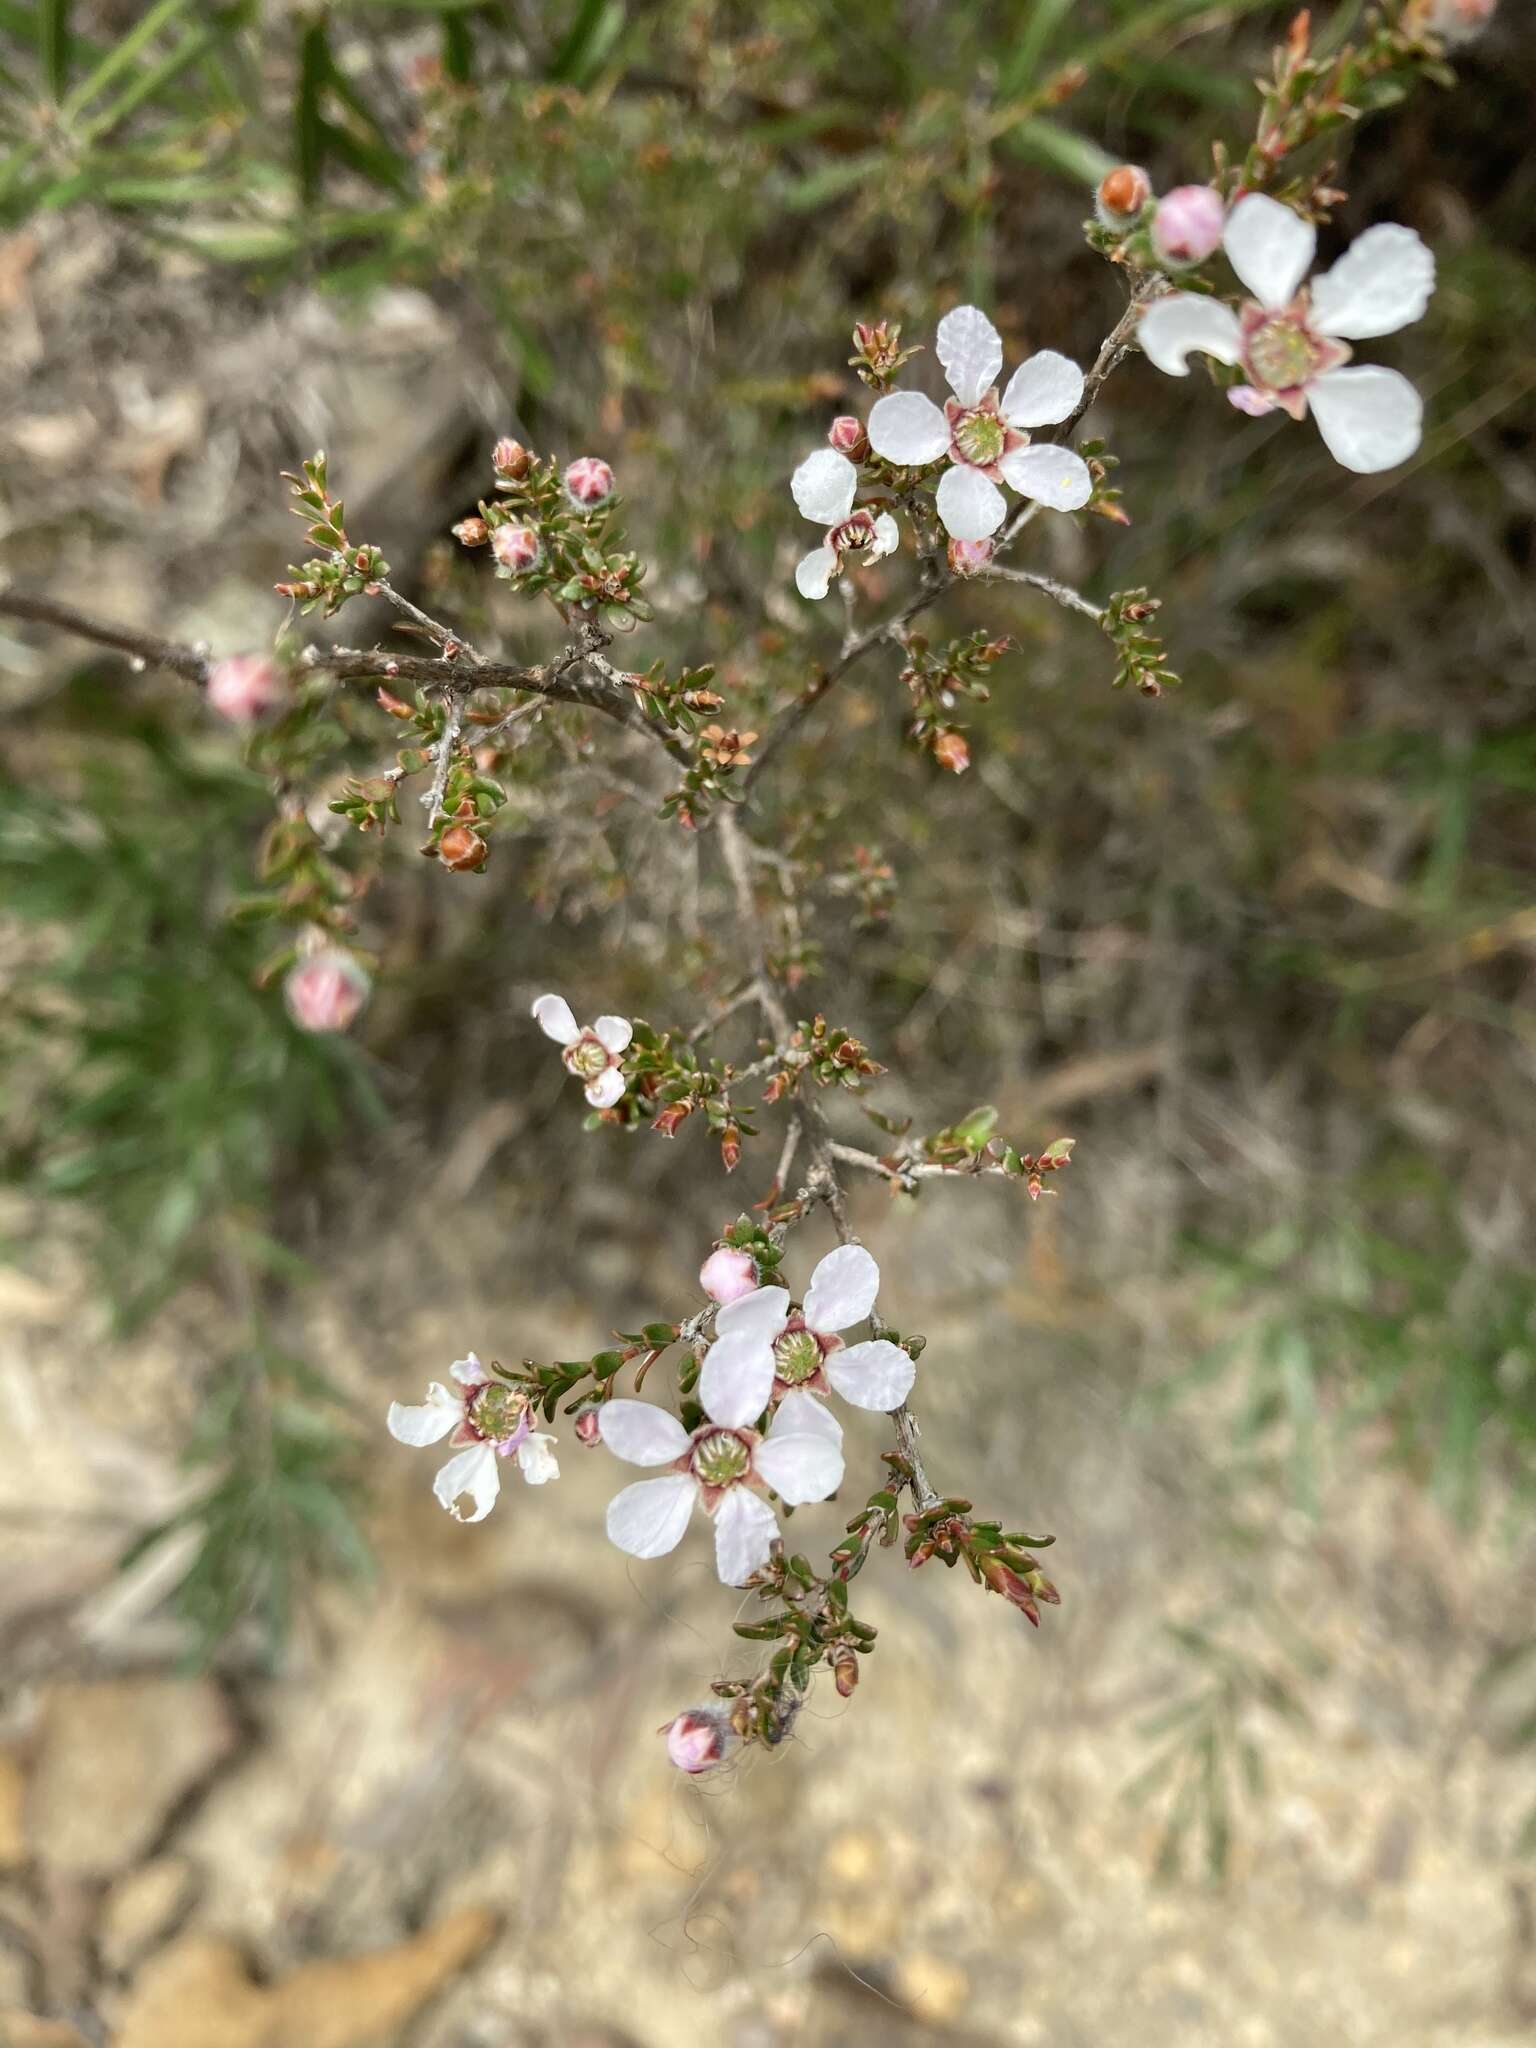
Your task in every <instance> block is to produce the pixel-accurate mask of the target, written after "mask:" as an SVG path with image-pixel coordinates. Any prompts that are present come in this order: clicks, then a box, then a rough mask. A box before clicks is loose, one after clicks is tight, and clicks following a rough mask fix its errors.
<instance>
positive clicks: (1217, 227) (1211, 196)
mask: <svg viewBox="0 0 1536 2048" xmlns="http://www.w3.org/2000/svg"><path fill="white" fill-rule="evenodd" d="M1226 223H1227V210H1226V208H1225V207H1224V206H1223V205H1222V203H1221V195H1220V194H1219V193H1217V192H1214V191H1212V189H1211V187H1210V186H1209V185H1175V186H1174V188H1173V190H1172V191H1171V192H1165V193H1164V194H1163V196H1162V198H1161V199H1159V201H1158V202H1157V211H1156V213H1154V214H1153V216H1152V247H1153V248H1154V249H1155V250H1156V251H1157V254H1158V257H1159V259H1160V260H1161V261H1162V262H1164V263H1170V264H1173V265H1174V266H1175V267H1177V268H1182V267H1183V266H1184V265H1185V264H1189V263H1203V262H1204V261H1205V259H1206V257H1207V256H1211V255H1214V254H1215V252H1216V251H1217V250H1218V249H1219V248H1220V247H1221V233H1222V229H1223V228H1224V227H1225V226H1226Z"/></svg>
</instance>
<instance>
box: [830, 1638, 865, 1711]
mask: <svg viewBox="0 0 1536 2048" xmlns="http://www.w3.org/2000/svg"><path fill="white" fill-rule="evenodd" d="M832 1677H833V1680H834V1682H835V1684H836V1686H837V1690H838V1693H839V1695H840V1697H841V1698H843V1699H845V1700H846V1699H851V1698H852V1697H853V1690H854V1687H855V1686H856V1685H857V1684H858V1682H859V1660H858V1657H857V1656H856V1655H855V1653H854V1652H853V1651H852V1650H851V1649H850V1648H849V1647H848V1645H847V1644H846V1643H839V1645H838V1646H837V1648H836V1649H835V1650H834V1651H833V1652H832Z"/></svg>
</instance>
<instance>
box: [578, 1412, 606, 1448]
mask: <svg viewBox="0 0 1536 2048" xmlns="http://www.w3.org/2000/svg"><path fill="white" fill-rule="evenodd" d="M574 1426H575V1430H576V1441H577V1443H579V1444H586V1445H588V1446H589V1447H590V1446H591V1445H593V1444H599V1443H601V1442H602V1440H603V1431H602V1411H601V1409H598V1408H583V1409H582V1410H581V1412H580V1413H579V1414H578V1415H577V1417H576V1421H575V1425H574Z"/></svg>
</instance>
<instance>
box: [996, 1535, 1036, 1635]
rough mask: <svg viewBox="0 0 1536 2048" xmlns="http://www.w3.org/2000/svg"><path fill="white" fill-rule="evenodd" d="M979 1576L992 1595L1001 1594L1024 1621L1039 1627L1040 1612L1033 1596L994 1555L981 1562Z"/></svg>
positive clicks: (1022, 1582) (1018, 1578) (1017, 1576)
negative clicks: (989, 1588)
mask: <svg viewBox="0 0 1536 2048" xmlns="http://www.w3.org/2000/svg"><path fill="white" fill-rule="evenodd" d="M981 1576H982V1577H983V1578H984V1579H985V1580H986V1582H987V1584H988V1585H989V1586H990V1587H991V1589H992V1591H993V1592H994V1593H1001V1594H1002V1596H1003V1598H1004V1599H1005V1600H1008V1601H1011V1602H1012V1604H1013V1605H1014V1606H1015V1607H1017V1608H1018V1610H1019V1612H1020V1613H1021V1614H1022V1615H1023V1616H1024V1619H1025V1620H1026V1621H1028V1622H1031V1623H1033V1625H1034V1626H1035V1627H1036V1628H1038V1627H1039V1626H1040V1610H1039V1608H1038V1607H1037V1606H1036V1605H1035V1596H1034V1594H1033V1593H1031V1592H1030V1590H1029V1587H1028V1586H1027V1585H1026V1584H1025V1582H1024V1580H1023V1579H1021V1578H1020V1577H1019V1575H1018V1573H1017V1572H1016V1571H1013V1570H1012V1569H1010V1567H1009V1566H1008V1565H1005V1564H1004V1563H1003V1560H1002V1559H1001V1558H1000V1557H998V1556H997V1555H996V1554H995V1553H994V1554H993V1555H992V1556H990V1557H985V1558H983V1559H982V1560H981Z"/></svg>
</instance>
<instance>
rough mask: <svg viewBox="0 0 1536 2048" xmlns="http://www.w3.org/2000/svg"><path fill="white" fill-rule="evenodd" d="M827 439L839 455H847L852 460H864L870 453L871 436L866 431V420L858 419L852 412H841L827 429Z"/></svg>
mask: <svg viewBox="0 0 1536 2048" xmlns="http://www.w3.org/2000/svg"><path fill="white" fill-rule="evenodd" d="M827 439H828V441H830V442H831V444H832V446H833V447H834V448H835V449H836V450H837V452H838V454H839V455H846V456H847V458H848V460H849V461H850V462H862V461H863V460H864V458H865V456H866V455H867V454H868V453H869V436H868V434H866V433H865V431H864V422H863V421H862V420H856V419H855V418H854V416H853V414H852V413H851V412H845V413H840V414H839V415H838V417H837V418H836V419H835V420H834V421H833V422H832V424H831V426H830V427H828V429H827Z"/></svg>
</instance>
